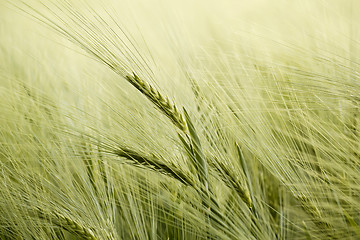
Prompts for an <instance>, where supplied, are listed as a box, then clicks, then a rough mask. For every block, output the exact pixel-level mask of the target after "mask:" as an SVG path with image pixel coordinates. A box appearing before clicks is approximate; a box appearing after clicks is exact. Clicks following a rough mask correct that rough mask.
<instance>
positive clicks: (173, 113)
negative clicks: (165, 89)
mask: <svg viewBox="0 0 360 240" xmlns="http://www.w3.org/2000/svg"><path fill="white" fill-rule="evenodd" d="M125 78H126V79H127V80H128V81H129V82H130V83H131V85H133V86H134V87H135V88H136V89H138V90H139V91H140V92H141V93H142V94H144V95H145V96H146V97H147V98H148V99H149V100H150V101H151V102H153V103H154V104H155V105H156V106H157V107H158V108H159V109H160V111H162V112H163V113H164V114H165V115H166V116H167V117H168V118H169V119H170V120H171V121H172V122H173V123H174V124H175V125H176V126H177V127H178V128H179V129H180V130H182V131H186V129H187V128H186V123H185V121H184V117H183V116H182V114H181V113H180V112H179V110H178V109H177V107H176V105H175V104H174V103H172V102H171V101H170V100H169V98H168V97H167V96H163V95H162V94H161V93H160V92H159V91H157V90H156V89H155V88H154V87H153V86H151V85H150V84H148V83H147V82H145V81H143V80H141V79H140V78H139V77H138V76H137V75H136V74H135V73H133V76H129V75H128V76H126V77H125Z"/></svg>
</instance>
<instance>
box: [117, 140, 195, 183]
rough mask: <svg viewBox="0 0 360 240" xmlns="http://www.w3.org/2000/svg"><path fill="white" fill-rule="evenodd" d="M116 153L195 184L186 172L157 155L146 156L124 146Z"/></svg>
mask: <svg viewBox="0 0 360 240" xmlns="http://www.w3.org/2000/svg"><path fill="white" fill-rule="evenodd" d="M114 154H116V155H117V156H119V157H123V158H126V159H128V160H130V161H131V162H132V163H135V164H137V165H140V166H144V167H147V168H150V169H153V170H156V171H157V172H159V173H162V174H164V175H166V176H170V177H172V178H174V179H176V180H178V181H180V182H181V183H183V184H185V185H187V186H192V187H194V186H195V183H194V181H193V180H192V179H191V178H190V177H188V176H187V175H186V174H185V173H183V172H182V171H180V170H178V169H177V168H175V167H173V166H170V165H168V164H165V163H163V162H161V161H159V160H158V159H156V158H155V157H149V156H145V155H144V154H140V153H138V152H135V151H134V150H131V149H128V148H124V147H122V148H121V149H117V150H115V151H114Z"/></svg>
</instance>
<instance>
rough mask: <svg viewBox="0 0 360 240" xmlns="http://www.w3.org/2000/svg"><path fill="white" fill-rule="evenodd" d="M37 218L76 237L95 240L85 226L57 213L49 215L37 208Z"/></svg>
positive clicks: (93, 235) (91, 232)
mask: <svg viewBox="0 0 360 240" xmlns="http://www.w3.org/2000/svg"><path fill="white" fill-rule="evenodd" d="M37 210H38V216H39V217H40V218H42V219H46V220H48V221H50V222H51V223H53V224H55V225H56V226H58V227H60V228H62V229H64V230H66V231H68V232H70V233H73V234H76V235H77V236H78V237H81V238H82V239H87V240H97V239H98V238H97V237H95V234H94V232H93V231H92V230H91V229H90V228H87V227H85V226H82V225H81V224H80V223H78V222H76V221H74V220H72V219H70V218H68V217H66V216H64V215H62V214H60V213H57V212H51V213H50V214H45V213H44V211H43V210H42V209H41V208H37Z"/></svg>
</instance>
